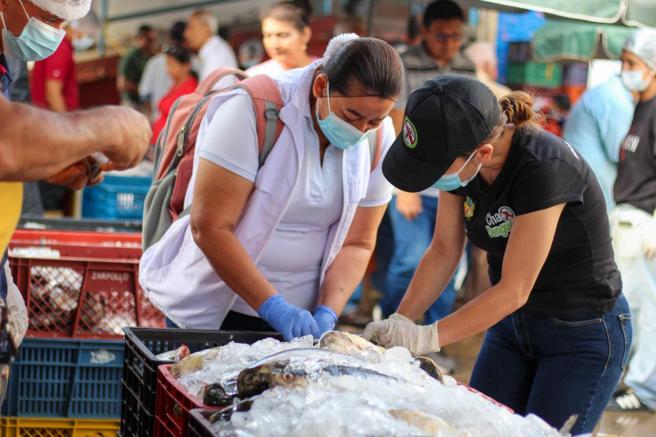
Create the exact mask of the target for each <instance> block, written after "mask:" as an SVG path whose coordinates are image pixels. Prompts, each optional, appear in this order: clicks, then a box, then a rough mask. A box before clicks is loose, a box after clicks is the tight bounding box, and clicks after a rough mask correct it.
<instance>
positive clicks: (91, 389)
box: [2, 338, 123, 419]
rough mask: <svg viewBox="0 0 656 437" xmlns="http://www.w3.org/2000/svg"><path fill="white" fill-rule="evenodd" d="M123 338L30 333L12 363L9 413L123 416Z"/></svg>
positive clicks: (6, 404)
mask: <svg viewBox="0 0 656 437" xmlns="http://www.w3.org/2000/svg"><path fill="white" fill-rule="evenodd" d="M122 374H123V341H122V340H60V339H36V338H26V339H25V340H24V341H23V344H22V345H21V347H20V353H19V357H18V359H17V360H16V361H15V362H14V364H12V366H11V370H10V374H9V375H10V376H9V387H8V391H7V398H6V401H5V405H4V407H3V411H2V414H3V415H4V416H22V417H60V418H75V419H104V418H118V417H120V415H121V396H122V385H121V377H122Z"/></svg>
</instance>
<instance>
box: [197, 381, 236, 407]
mask: <svg viewBox="0 0 656 437" xmlns="http://www.w3.org/2000/svg"><path fill="white" fill-rule="evenodd" d="M234 399H235V396H234V394H229V393H228V392H227V391H226V389H225V388H224V386H223V384H221V383H220V382H217V383H214V384H208V385H206V386H205V388H203V404H205V405H208V406H210V407H227V406H228V405H230V404H232V402H233V401H234Z"/></svg>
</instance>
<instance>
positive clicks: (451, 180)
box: [433, 153, 483, 191]
mask: <svg viewBox="0 0 656 437" xmlns="http://www.w3.org/2000/svg"><path fill="white" fill-rule="evenodd" d="M474 155H476V153H472V154H471V155H470V156H469V158H467V161H465V163H464V164H463V165H462V167H460V170H458V171H457V172H455V173H449V174H445V175H443V176H442V177H441V178H439V179H438V180H437V182H435V183H434V184H433V188H437V189H438V190H440V191H453V190H457V189H458V188H461V187H464V186H466V185H467V184H468V183H470V182H471V181H472V180H473V179H474V178H475V177H476V175H477V174H478V172H479V171H480V170H481V167H482V166H483V165H482V164H478V168H477V169H476V171H475V172H474V174H473V175H472V177H470V178H469V179H467V180H464V181H463V180H462V179H460V172H461V171H463V170H464V169H465V167H467V164H469V161H471V160H472V158H473V157H474Z"/></svg>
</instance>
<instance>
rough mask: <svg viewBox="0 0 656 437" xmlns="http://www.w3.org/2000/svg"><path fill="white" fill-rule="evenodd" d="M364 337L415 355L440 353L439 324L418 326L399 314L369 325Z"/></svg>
mask: <svg viewBox="0 0 656 437" xmlns="http://www.w3.org/2000/svg"><path fill="white" fill-rule="evenodd" d="M363 337H364V339H365V340H368V341H372V342H374V343H376V344H379V345H380V346H384V347H388V348H389V347H394V346H403V347H405V348H406V349H408V350H409V351H410V353H412V354H413V355H424V354H427V353H430V352H439V351H440V345H439V342H438V334H437V322H435V323H433V324H431V325H416V324H415V323H414V322H413V321H412V320H410V319H408V318H407V317H405V316H403V315H401V314H399V313H394V314H392V315H391V316H390V317H389V319H386V320H382V321H380V322H372V323H369V324H368V325H367V327H366V328H365V330H364V334H363Z"/></svg>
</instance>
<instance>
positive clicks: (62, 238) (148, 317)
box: [0, 230, 164, 437]
mask: <svg viewBox="0 0 656 437" xmlns="http://www.w3.org/2000/svg"><path fill="white" fill-rule="evenodd" d="M9 249H10V257H9V263H10V266H11V269H12V274H13V276H14V282H15V283H16V285H17V287H18V289H19V290H20V292H21V294H22V295H23V298H24V299H25V304H26V307H27V311H28V317H29V327H28V331H27V336H26V338H25V339H24V341H23V343H22V345H21V347H20V349H19V354H18V357H17V359H16V360H15V362H14V363H13V364H12V366H11V369H10V378H9V386H8V389H7V396H6V400H5V403H4V405H3V410H2V415H3V416H5V417H3V418H2V420H0V435H3V436H5V435H6V436H21V437H30V436H58V437H59V436H65V437H68V436H71V437H72V436H86V435H93V436H105V435H107V436H110V435H115V434H116V432H117V430H118V428H119V417H120V413H121V399H122V385H121V377H122V372H123V360H124V346H123V340H122V338H123V336H122V328H123V327H125V326H152V327H161V326H163V323H164V319H163V316H162V314H161V313H160V312H159V311H158V310H157V309H156V308H155V307H154V306H153V305H152V304H151V303H150V302H149V301H148V300H147V299H146V298H145V296H144V294H143V292H142V290H141V289H140V288H139V282H138V271H139V268H138V264H139V258H140V256H141V238H140V235H139V234H129V233H109V232H106V233H103V232H70V231H42V230H38V231H26V230H19V231H16V233H15V234H14V236H13V238H12V241H11V242H10V245H9Z"/></svg>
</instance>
